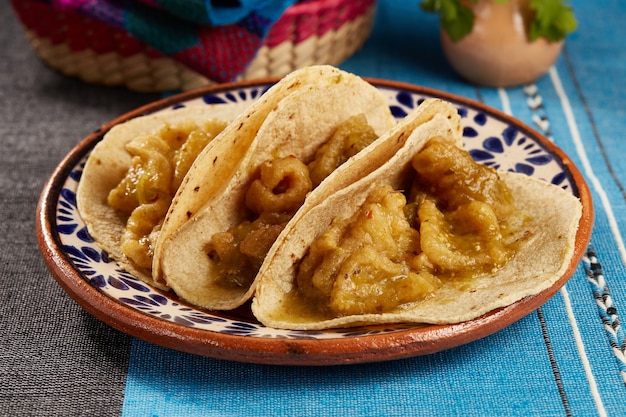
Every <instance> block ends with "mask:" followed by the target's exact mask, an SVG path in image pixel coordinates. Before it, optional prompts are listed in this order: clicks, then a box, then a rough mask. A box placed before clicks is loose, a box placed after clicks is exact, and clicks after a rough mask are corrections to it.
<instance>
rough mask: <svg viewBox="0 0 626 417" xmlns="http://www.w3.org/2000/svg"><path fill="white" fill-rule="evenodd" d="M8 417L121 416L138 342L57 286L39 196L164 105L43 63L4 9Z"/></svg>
mask: <svg viewBox="0 0 626 417" xmlns="http://www.w3.org/2000/svg"><path fill="white" fill-rule="evenodd" d="M0 45H2V46H1V47H0V143H1V144H2V148H1V151H0V334H1V338H0V415H2V416H5V415H6V416H15V415H42V416H43V415H45V416H55V415H63V416H67V415H89V416H96V415H119V413H120V410H121V405H122V400H123V393H124V385H125V377H126V370H127V364H128V352H129V348H130V344H131V343H132V338H130V337H129V336H126V335H125V334H123V333H120V332H118V331H116V330H114V329H112V328H110V327H108V326H107V325H105V324H103V323H101V322H99V321H98V320H96V319H95V318H93V317H91V316H90V315H89V314H88V313H86V312H84V311H83V310H82V309H81V308H80V307H79V306H78V305H77V304H76V303H75V302H74V301H73V300H72V299H70V297H69V296H68V295H67V294H65V292H64V291H63V290H62V289H61V288H60V287H59V286H58V285H57V283H56V282H55V281H54V279H53V278H52V276H51V275H50V273H49V272H48V270H47V269H46V267H45V264H44V262H43V260H42V259H41V256H40V252H39V250H38V246H37V240H36V236H35V209H36V204H37V200H38V198H39V193H40V192H41V189H42V187H43V184H44V182H45V180H46V179H47V178H48V176H49V175H50V173H51V172H52V170H53V169H54V167H55V166H56V165H57V164H58V163H59V161H60V160H61V159H62V158H63V157H64V156H65V155H66V154H67V152H69V150H70V149H71V148H72V147H73V146H74V145H75V144H76V143H78V142H79V141H80V140H81V139H82V138H83V137H85V136H86V135H88V134H89V133H90V132H92V131H94V130H95V129H97V128H98V127H99V126H100V125H102V124H103V123H105V122H107V121H109V120H110V119H112V118H114V117H116V116H118V115H120V114H122V113H124V112H126V111H128V110H131V109H133V108H135V107H137V106H140V105H142V104H145V103H147V102H149V101H152V100H154V99H156V98H157V96H155V95H143V94H134V93H131V92H129V91H126V90H123V89H115V88H107V87H100V86H90V85H86V84H84V83H82V82H80V81H78V80H74V79H70V78H67V77H65V76H63V75H61V74H59V73H57V72H56V71H54V70H52V69H50V68H49V67H47V66H46V65H44V64H43V63H42V62H40V61H39V60H38V58H37V57H36V56H35V55H34V53H33V51H32V50H31V48H30V46H29V45H28V42H27V41H26V39H25V37H24V32H23V29H22V27H21V26H20V24H19V22H18V21H17V19H16V17H15V15H14V13H13V11H12V9H11V7H10V5H9V3H8V2H3V4H2V5H0Z"/></svg>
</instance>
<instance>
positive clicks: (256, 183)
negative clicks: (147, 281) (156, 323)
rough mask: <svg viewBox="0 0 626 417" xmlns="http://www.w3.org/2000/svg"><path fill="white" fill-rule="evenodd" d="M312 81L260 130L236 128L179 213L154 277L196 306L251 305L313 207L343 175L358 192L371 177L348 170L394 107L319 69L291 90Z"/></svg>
mask: <svg viewBox="0 0 626 417" xmlns="http://www.w3.org/2000/svg"><path fill="white" fill-rule="evenodd" d="M294 74H295V75H294ZM303 76H306V77H309V78H311V79H312V80H313V81H312V82H310V83H308V84H306V85H305V84H303V83H302V82H300V83H299V85H298V88H297V89H296V88H293V89H292V90H291V91H290V93H289V94H288V95H286V96H285V97H284V98H282V99H281V100H280V101H279V102H278V103H274V104H272V105H264V106H263V107H257V109H259V110H263V111H266V112H267V116H266V117H264V118H263V121H262V123H260V124H258V125H257V124H253V125H251V124H250V116H249V115H244V116H243V117H240V118H238V119H237V120H235V121H234V122H233V123H231V124H229V126H228V127H227V128H226V130H225V131H224V132H223V133H222V135H221V136H220V139H219V140H218V141H216V142H215V145H213V146H211V147H208V148H207V149H206V150H205V152H204V153H203V154H202V155H200V156H199V157H198V159H197V160H196V163H195V164H194V166H193V167H192V168H191V170H190V171H189V174H188V176H187V177H186V179H185V182H184V183H183V185H182V186H181V188H180V190H179V192H178V194H177V196H176V197H175V199H174V202H173V203H172V206H171V208H170V211H169V213H168V215H167V218H166V220H165V223H164V225H163V229H162V231H161V236H160V238H159V243H158V245H157V250H156V251H155V257H154V259H155V265H154V266H153V271H156V274H157V275H155V277H158V278H157V279H159V280H163V282H166V283H167V285H168V286H169V287H171V288H172V289H173V290H174V292H176V294H177V295H178V296H180V297H181V298H183V299H185V300H186V301H188V302H190V303H192V304H194V305H197V306H200V307H203V308H207V309H218V310H227V309H233V308H236V307H238V306H240V305H242V304H243V303H244V302H245V301H247V300H248V299H249V298H250V297H251V295H252V293H253V292H254V287H255V284H254V283H255V277H256V275H257V272H258V269H259V267H260V265H261V264H262V262H263V259H264V258H265V254H266V253H267V251H268V250H269V248H270V247H271V246H272V245H273V243H274V240H275V239H276V238H277V236H278V235H279V234H280V232H281V231H282V229H283V228H284V227H285V225H286V224H287V223H288V222H289V220H290V219H291V217H292V216H293V215H294V214H295V213H296V212H297V211H298V209H299V208H300V206H301V205H302V204H303V203H304V201H305V199H306V200H307V201H308V200H310V199H311V198H312V197H313V196H315V195H316V193H315V191H314V190H315V189H316V187H318V186H319V185H320V184H323V183H325V182H326V181H327V180H328V179H329V178H330V177H329V176H333V175H334V171H342V172H350V176H349V177H347V178H349V179H348V181H349V182H352V181H354V180H356V179H357V178H359V177H360V176H362V175H366V174H367V173H368V172H369V171H371V169H373V167H372V168H368V167H367V166H363V167H362V168H364V170H363V171H362V172H353V171H349V170H348V166H349V165H350V161H351V160H352V159H353V158H356V157H358V155H359V154H360V151H362V150H363V149H365V148H366V147H367V146H368V145H369V144H370V143H371V142H373V141H375V140H376V139H377V138H378V137H379V136H380V135H382V134H383V133H384V132H386V131H387V130H388V129H390V128H391V127H392V126H394V125H395V119H394V118H393V116H392V114H391V111H390V109H389V107H388V103H387V99H386V97H385V96H384V95H383V94H382V92H381V91H380V90H378V89H377V88H375V87H374V86H372V85H371V84H369V83H367V82H366V81H364V80H363V79H361V78H359V77H357V76H355V75H353V74H349V73H346V72H344V71H341V70H338V69H336V68H333V67H330V66H314V67H309V68H306V69H304V70H302V71H298V72H296V73H292V75H290V76H288V77H287V80H288V82H298V81H300V79H301V77H303ZM283 82H285V81H284V80H283V81H281V83H283ZM244 130H245V133H244ZM241 141H246V142H245V146H240V145H238V142H241ZM233 155H237V156H236V158H233ZM344 167H345V169H344ZM327 177H328V178H327ZM344 182H345V181H344ZM333 184H335V186H338V185H341V182H337V181H333ZM209 188H210V192H207V189H209ZM203 190H204V191H203ZM202 192H204V193H205V197H204V198H199V197H198V194H199V193H202ZM207 195H210V198H207V197H206V196H207ZM318 201H321V199H317V200H316V199H313V200H311V203H310V204H316V202H318ZM157 263H158V264H157Z"/></svg>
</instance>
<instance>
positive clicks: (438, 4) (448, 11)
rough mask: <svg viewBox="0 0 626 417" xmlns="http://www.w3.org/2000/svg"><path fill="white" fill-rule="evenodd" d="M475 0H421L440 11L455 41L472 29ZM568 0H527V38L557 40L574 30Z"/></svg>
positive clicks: (429, 9)
mask: <svg viewBox="0 0 626 417" xmlns="http://www.w3.org/2000/svg"><path fill="white" fill-rule="evenodd" d="M492 1H494V2H495V3H506V2H507V1H510V0H492ZM477 2H478V0H464V1H462V0H423V1H422V2H421V3H420V7H421V8H422V10H424V11H427V12H434V13H439V21H440V23H441V27H442V28H443V30H445V31H446V33H447V34H448V35H449V36H450V39H452V41H454V42H456V41H458V40H460V39H462V38H463V37H464V36H465V35H467V34H469V33H470V32H471V31H472V28H473V26H474V13H473V12H472V10H471V9H470V8H469V7H468V5H471V4H472V3H477ZM568 3H569V1H568V0H530V3H529V7H530V10H531V11H532V16H533V17H532V19H531V21H530V22H527V26H528V38H529V40H531V41H534V40H536V39H537V38H541V37H543V38H546V39H547V40H549V41H558V40H561V39H563V38H565V36H566V35H567V34H568V33H570V32H573V31H574V30H576V28H577V22H576V17H575V16H574V11H573V10H572V8H571V7H570V6H569V4H568Z"/></svg>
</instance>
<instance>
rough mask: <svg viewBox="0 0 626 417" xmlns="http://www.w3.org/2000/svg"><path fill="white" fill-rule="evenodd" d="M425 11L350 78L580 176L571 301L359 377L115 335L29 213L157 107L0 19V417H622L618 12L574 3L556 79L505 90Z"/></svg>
mask: <svg viewBox="0 0 626 417" xmlns="http://www.w3.org/2000/svg"><path fill="white" fill-rule="evenodd" d="M418 3H419V2H418V1H417V0H415V1H395V0H379V7H378V11H377V18H376V25H375V28H374V31H373V33H372V36H371V38H370V39H369V41H368V42H367V43H366V45H365V46H364V47H363V48H362V49H361V50H360V51H359V52H358V53H357V54H356V55H355V56H354V57H352V58H351V59H350V60H348V61H347V62H345V63H344V64H343V65H342V66H341V67H342V68H343V69H346V70H348V71H351V72H355V73H357V74H359V75H362V76H368V77H376V78H385V79H391V80H397V81H403V82H409V83H413V84H418V85H424V86H427V87H431V88H435V89H439V90H442V91H446V92H450V93H454V94H457V95H461V96H465V97H469V98H472V99H475V100H478V101H482V102H485V103H486V104H488V105H490V106H492V107H494V108H497V109H500V110H503V111H504V112H506V113H509V114H512V115H513V116H515V117H517V118H519V119H521V120H522V121H524V122H525V123H527V124H528V125H530V126H532V127H534V128H535V129H537V130H538V131H540V132H542V133H544V134H545V135H546V136H548V137H550V138H552V139H553V140H554V142H555V143H556V144H557V145H558V146H559V147H560V148H561V149H563V150H564V151H565V152H566V153H567V154H568V155H569V156H570V157H571V158H572V159H573V160H574V162H575V163H576V165H577V166H578V167H579V169H580V171H581V172H582V173H583V175H584V176H585V178H586V180H587V181H588V184H589V186H590V188H591V191H592V194H593V199H594V203H595V212H596V219H595V227H594V231H593V235H592V238H591V243H590V247H589V249H588V252H587V256H586V257H585V259H584V260H583V261H582V262H581V263H580V266H579V268H578V269H577V270H576V272H575V274H574V276H573V277H572V278H571V280H570V281H569V282H568V283H567V284H566V285H565V286H564V287H563V289H562V290H560V291H559V292H558V293H557V294H556V295H555V296H554V297H553V298H552V299H550V300H549V301H548V302H547V303H546V304H545V305H544V306H542V307H541V308H540V309H538V310H537V311H535V312H533V313H531V314H530V315H528V316H527V317H525V318H523V319H522V320H520V321H518V322H516V323H514V324H513V325H511V326H509V327H507V328H505V329H504V330H502V331H499V332H497V333H495V334H493V335H491V336H489V337H486V338H484V339H481V340H478V341H476V342H473V343H470V344H467V345H464V346H461V347H457V348H454V349H451V350H448V351H444V352H440V353H436V354H432V355H428V356H422V357H416V358H411V359H403V360H397V361H390V362H381V363H371V364H363V365H350V366H335V367H312V368H305V367H280V366H271V365H252V364H244V363H233V362H227V361H221V360H216V359H211V358H205V357H198V356H193V355H190V354H185V353H181V352H178V351H174V350H169V349H166V348H162V347H160V346H156V345H152V344H149V343H147V342H144V341H141V340H139V339H135V338H132V337H130V336H127V335H125V334H123V333H120V332H118V331H116V330H114V329H111V328H109V327H108V326H106V325H104V324H102V323H100V322H99V321H97V320H96V319H94V318H92V317H91V316H89V315H88V314H87V313H85V312H84V311H82V310H81V309H80V308H79V307H78V306H77V305H76V304H75V303H74V302H73V301H72V300H71V299H69V297H68V296H67V295H66V294H65V293H63V291H62V290H61V289H60V288H59V287H58V286H57V285H56V283H55V282H54V281H53V279H52V278H51V277H50V274H49V273H48V272H47V271H46V269H45V265H44V264H43V262H42V261H41V258H40V255H39V252H38V250H37V245H36V241H35V238H34V233H33V230H34V219H33V216H34V212H35V204H36V200H37V197H38V193H39V192H40V190H41V187H42V185H43V182H44V181H45V179H46V176H47V175H48V173H49V172H51V170H52V169H53V168H54V166H55V165H56V164H57V163H58V162H59V161H60V159H61V158H62V157H63V156H64V155H65V154H66V153H67V152H68V151H69V150H70V149H71V148H72V147H73V146H74V145H75V143H76V142H77V141H78V140H79V139H80V138H82V137H84V136H86V135H87V134H88V133H90V132H91V131H93V130H94V129H95V128H97V126H99V125H100V124H102V123H105V122H107V121H108V120H110V119H112V118H113V117H115V116H117V115H119V114H121V113H123V112H125V111H128V110H130V109H132V108H133V107H136V106H139V105H140V104H144V103H147V102H148V101H150V100H153V99H154V98H156V97H154V96H148V95H140V94H131V93H129V92H126V91H121V90H119V89H109V88H106V87H94V86H86V85H83V84H82V83H80V82H78V81H75V80H70V79H67V78H66V77H63V76H62V75H60V74H57V73H55V72H54V71H52V70H50V69H49V68H46V67H45V66H44V65H43V64H41V63H40V62H39V61H37V60H36V58H35V57H34V56H33V55H32V53H31V52H30V51H27V50H26V49H27V45H26V42H25V41H24V40H23V39H22V37H21V35H20V36H18V31H19V28H18V26H17V24H16V22H15V21H14V20H13V19H12V18H11V17H10V13H9V10H8V6H6V5H5V6H1V7H3V9H0V18H2V23H3V24H2V27H0V36H1V37H0V42H2V44H3V48H2V49H0V51H1V52H0V56H1V57H2V59H0V107H1V109H2V112H1V113H0V136H2V139H1V140H2V141H3V142H2V143H3V145H4V146H3V148H4V151H3V152H2V153H1V154H0V161H1V163H0V171H1V174H2V175H0V177H1V178H0V199H1V200H0V201H1V202H2V204H1V205H0V215H1V216H0V217H1V218H2V222H1V223H0V226H1V228H0V245H1V248H0V286H1V291H0V300H1V301H0V325H1V327H0V331H1V334H2V338H1V339H0V415H1V416H13V415H46V416H51V415H71V416H74V415H86V416H87V415H88V416H96V415H108V416H110V415H122V416H124V417H135V416H160V417H168V416H274V415H280V416H361V415H363V416H412V415H416V416H451V415H459V416H594V415H598V416H625V415H626V360H625V358H624V353H625V352H624V351H625V348H626V330H625V329H624V327H623V325H622V324H621V322H620V319H624V315H625V314H626V248H625V246H624V239H625V238H626V191H625V187H626V164H625V163H624V158H625V157H626V134H625V132H626V46H625V45H626V24H625V22H626V2H624V1H619V0H606V1H603V2H591V1H584V0H573V1H572V5H573V7H574V10H575V12H576V15H577V17H578V21H579V28H578V30H577V32H575V33H574V34H572V35H571V36H569V38H568V39H567V42H566V46H565V49H564V51H563V53H562V54H561V56H560V58H559V59H558V61H557V63H556V64H555V66H554V67H553V68H551V69H550V71H549V73H548V74H546V75H545V76H543V77H542V78H541V79H539V80H537V81H536V82H535V83H534V84H531V85H527V86H523V87H517V88H507V89H492V88H478V87H474V86H472V85H470V84H468V83H465V82H464V81H462V80H460V79H459V78H458V77H457V76H456V75H455V74H454V73H453V72H452V70H451V69H450V67H449V66H448V64H447V63H446V61H445V59H444V57H443V54H442V51H441V46H440V43H439V30H438V22H437V17H436V16H434V15H429V14H426V13H423V12H421V11H420V10H419V6H418ZM18 38H19V40H18ZM5 47H6V49H5ZM42 149H46V151H45V152H42Z"/></svg>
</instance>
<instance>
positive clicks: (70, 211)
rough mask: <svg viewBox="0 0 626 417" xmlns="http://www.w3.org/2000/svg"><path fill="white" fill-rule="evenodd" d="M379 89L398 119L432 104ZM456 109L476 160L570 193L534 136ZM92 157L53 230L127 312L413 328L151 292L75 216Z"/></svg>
mask: <svg viewBox="0 0 626 417" xmlns="http://www.w3.org/2000/svg"><path fill="white" fill-rule="evenodd" d="M268 87H269V85H260V86H252V87H246V88H239V89H235V90H228V91H224V92H219V93H215V94H210V95H204V96H202V97H198V98H195V99H192V100H189V101H186V102H184V103H179V104H177V105H175V106H173V107H174V108H178V107H184V106H202V105H215V104H224V103H242V102H252V101H254V100H256V99H258V98H259V97H260V96H261V95H262V94H263V93H264V92H265V91H266V90H267V88H268ZM381 90H382V91H383V93H384V94H385V95H386V96H387V97H388V99H389V106H390V109H391V111H392V113H393V114H394V116H395V117H396V118H398V119H400V118H402V117H404V116H405V115H406V114H408V113H409V112H410V111H411V110H413V109H415V108H416V107H417V106H418V105H419V103H420V102H421V101H423V100H424V99H425V98H427V97H426V96H424V95H420V94H416V93H413V92H410V91H399V90H396V89H393V88H389V87H381ZM457 108H458V111H459V114H460V115H461V116H462V123H463V137H464V145H465V147H466V149H467V150H468V151H469V152H470V154H471V155H472V156H473V158H474V159H476V160H477V161H480V162H481V163H484V164H487V165H489V166H493V167H495V168H497V169H501V170H509V171H517V172H523V173H525V174H527V175H531V176H534V177H538V178H541V179H544V180H546V181H549V182H552V183H554V184H557V185H559V186H561V187H563V188H571V184H572V179H571V178H570V176H569V175H568V174H567V173H566V172H565V171H564V169H563V167H562V166H561V162H560V160H559V159H558V158H557V157H555V155H553V154H551V153H550V152H549V151H548V150H547V149H545V148H544V147H543V146H542V144H541V143H539V142H538V141H537V140H536V139H535V138H533V137H532V136H531V135H529V134H527V133H525V132H523V131H520V130H518V129H517V128H516V127H514V126H511V125H509V124H508V123H507V122H506V121H505V120H502V119H500V118H498V117H496V116H495V115H492V114H491V113H485V112H484V111H481V110H479V109H475V108H473V107H470V106H467V105H463V104H460V103H457ZM86 159H87V155H84V157H83V158H82V160H81V161H80V162H79V163H78V164H77V165H76V166H75V167H73V169H72V170H71V172H70V173H69V175H68V176H67V178H66V180H65V183H64V184H63V187H62V190H61V191H60V193H59V197H58V202H57V208H56V225H55V227H56V232H57V233H58V238H59V241H60V242H61V244H62V250H63V252H64V254H65V256H66V257H67V258H68V259H69V260H70V262H71V263H72V265H73V266H74V268H75V269H76V270H77V271H78V272H79V273H80V274H81V276H82V277H83V278H84V279H85V281H87V282H88V283H89V284H90V285H91V286H93V287H94V288H96V289H97V290H98V291H100V293H101V294H102V296H103V297H110V298H111V299H113V300H116V301H117V302H119V303H121V304H122V305H124V306H125V307H126V308H128V309H131V310H135V311H138V312H141V313H143V314H146V315H149V316H152V317H154V318H157V319H160V320H165V321H168V322H171V323H175V324H177V325H180V326H186V327H193V328H197V329H201V330H206V331H207V332H219V333H225V334H230V335H235V336H242V337H256V338H285V339H333V338H342V337H357V336H364V335H369V334H380V333H385V332H394V331H398V330H405V329H406V328H407V327H408V325H391V326H368V327H363V328H353V329H343V330H341V329H340V330H329V331H319V332H312V331H290V330H281V329H273V328H267V327H265V326H263V325H261V324H259V323H258V322H257V321H256V320H255V319H254V318H253V317H252V315H251V313H250V312H249V308H246V307H244V308H241V309H238V310H235V311H234V312H211V311H203V310H199V309H197V308H195V307H192V306H189V305H187V304H185V303H184V302H181V301H179V300H178V298H176V297H175V296H174V295H173V294H170V293H164V292H162V291H159V290H157V289H154V288H152V287H151V286H149V285H147V284H145V283H143V282H142V281H140V280H139V279H137V278H136V277H134V276H133V275H131V274H129V273H127V272H126V271H124V270H123V269H121V268H120V266H119V265H118V264H117V263H116V262H115V261H114V260H113V259H110V258H109V257H108V255H107V253H106V252H104V251H103V250H102V249H101V248H100V247H99V246H98V245H97V244H96V242H94V240H93V239H92V238H91V237H90V236H89V233H88V232H87V228H86V226H85V224H84V222H83V220H82V219H81V217H80V215H79V213H78V211H77V208H76V194H75V193H76V189H77V186H78V181H79V180H80V176H81V173H82V171H83V168H84V165H85V161H86Z"/></svg>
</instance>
